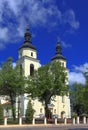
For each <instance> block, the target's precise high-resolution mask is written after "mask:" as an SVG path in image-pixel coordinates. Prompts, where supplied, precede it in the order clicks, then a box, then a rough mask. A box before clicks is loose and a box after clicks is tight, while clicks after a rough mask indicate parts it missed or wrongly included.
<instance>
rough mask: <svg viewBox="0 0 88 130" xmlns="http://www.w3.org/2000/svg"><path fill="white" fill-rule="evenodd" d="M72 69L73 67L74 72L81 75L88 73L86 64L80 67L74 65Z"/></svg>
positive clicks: (87, 64)
mask: <svg viewBox="0 0 88 130" xmlns="http://www.w3.org/2000/svg"><path fill="white" fill-rule="evenodd" d="M73 67H74V69H75V71H79V72H82V73H84V72H88V63H85V64H83V65H80V66H76V65H74V66H73Z"/></svg>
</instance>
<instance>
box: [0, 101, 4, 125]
mask: <svg viewBox="0 0 88 130" xmlns="http://www.w3.org/2000/svg"><path fill="white" fill-rule="evenodd" d="M3 118H4V115H3V107H2V105H1V103H0V124H2V123H3V120H4V119H3Z"/></svg>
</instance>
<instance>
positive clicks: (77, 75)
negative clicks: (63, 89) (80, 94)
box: [69, 62, 88, 84]
mask: <svg viewBox="0 0 88 130" xmlns="http://www.w3.org/2000/svg"><path fill="white" fill-rule="evenodd" d="M85 72H88V63H87V62H86V63H84V64H83V65H80V66H76V65H73V71H72V72H69V83H70V84H73V83H81V84H85V82H86V80H85V77H84V74H83V73H85Z"/></svg>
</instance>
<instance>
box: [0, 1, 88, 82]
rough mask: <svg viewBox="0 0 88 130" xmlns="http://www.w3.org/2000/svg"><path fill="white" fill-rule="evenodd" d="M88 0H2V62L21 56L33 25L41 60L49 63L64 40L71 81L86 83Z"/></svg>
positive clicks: (0, 4)
mask: <svg viewBox="0 0 88 130" xmlns="http://www.w3.org/2000/svg"><path fill="white" fill-rule="evenodd" d="M87 13H88V0H0V62H4V61H5V60H6V59H7V58H8V57H9V56H12V57H13V59H14V62H15V61H16V60H17V58H18V48H19V47H20V45H22V44H23V42H24V32H25V28H26V26H27V25H29V26H30V32H31V33H32V42H33V45H35V46H36V48H37V50H38V59H39V60H40V63H41V64H46V63H48V62H49V61H50V59H51V58H52V56H53V55H54V54H55V47H56V43H57V41H61V46H62V48H63V55H64V56H65V57H66V59H67V67H68V68H69V82H70V83H74V82H77V83H83V84H84V83H85V78H84V76H83V74H82V73H83V72H85V71H86V68H87V67H88V54H87V53H88V45H87V43H88V16H87Z"/></svg>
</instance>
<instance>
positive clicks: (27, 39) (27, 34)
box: [19, 27, 36, 50]
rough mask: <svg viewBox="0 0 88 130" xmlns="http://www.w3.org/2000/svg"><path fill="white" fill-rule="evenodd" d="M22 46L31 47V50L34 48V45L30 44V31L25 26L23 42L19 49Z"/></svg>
mask: <svg viewBox="0 0 88 130" xmlns="http://www.w3.org/2000/svg"><path fill="white" fill-rule="evenodd" d="M22 48H31V49H33V50H36V48H35V46H34V45H32V42H31V33H30V31H29V28H28V27H27V28H26V32H25V34H24V44H23V45H22V46H21V47H20V48H19V49H22Z"/></svg>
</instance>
